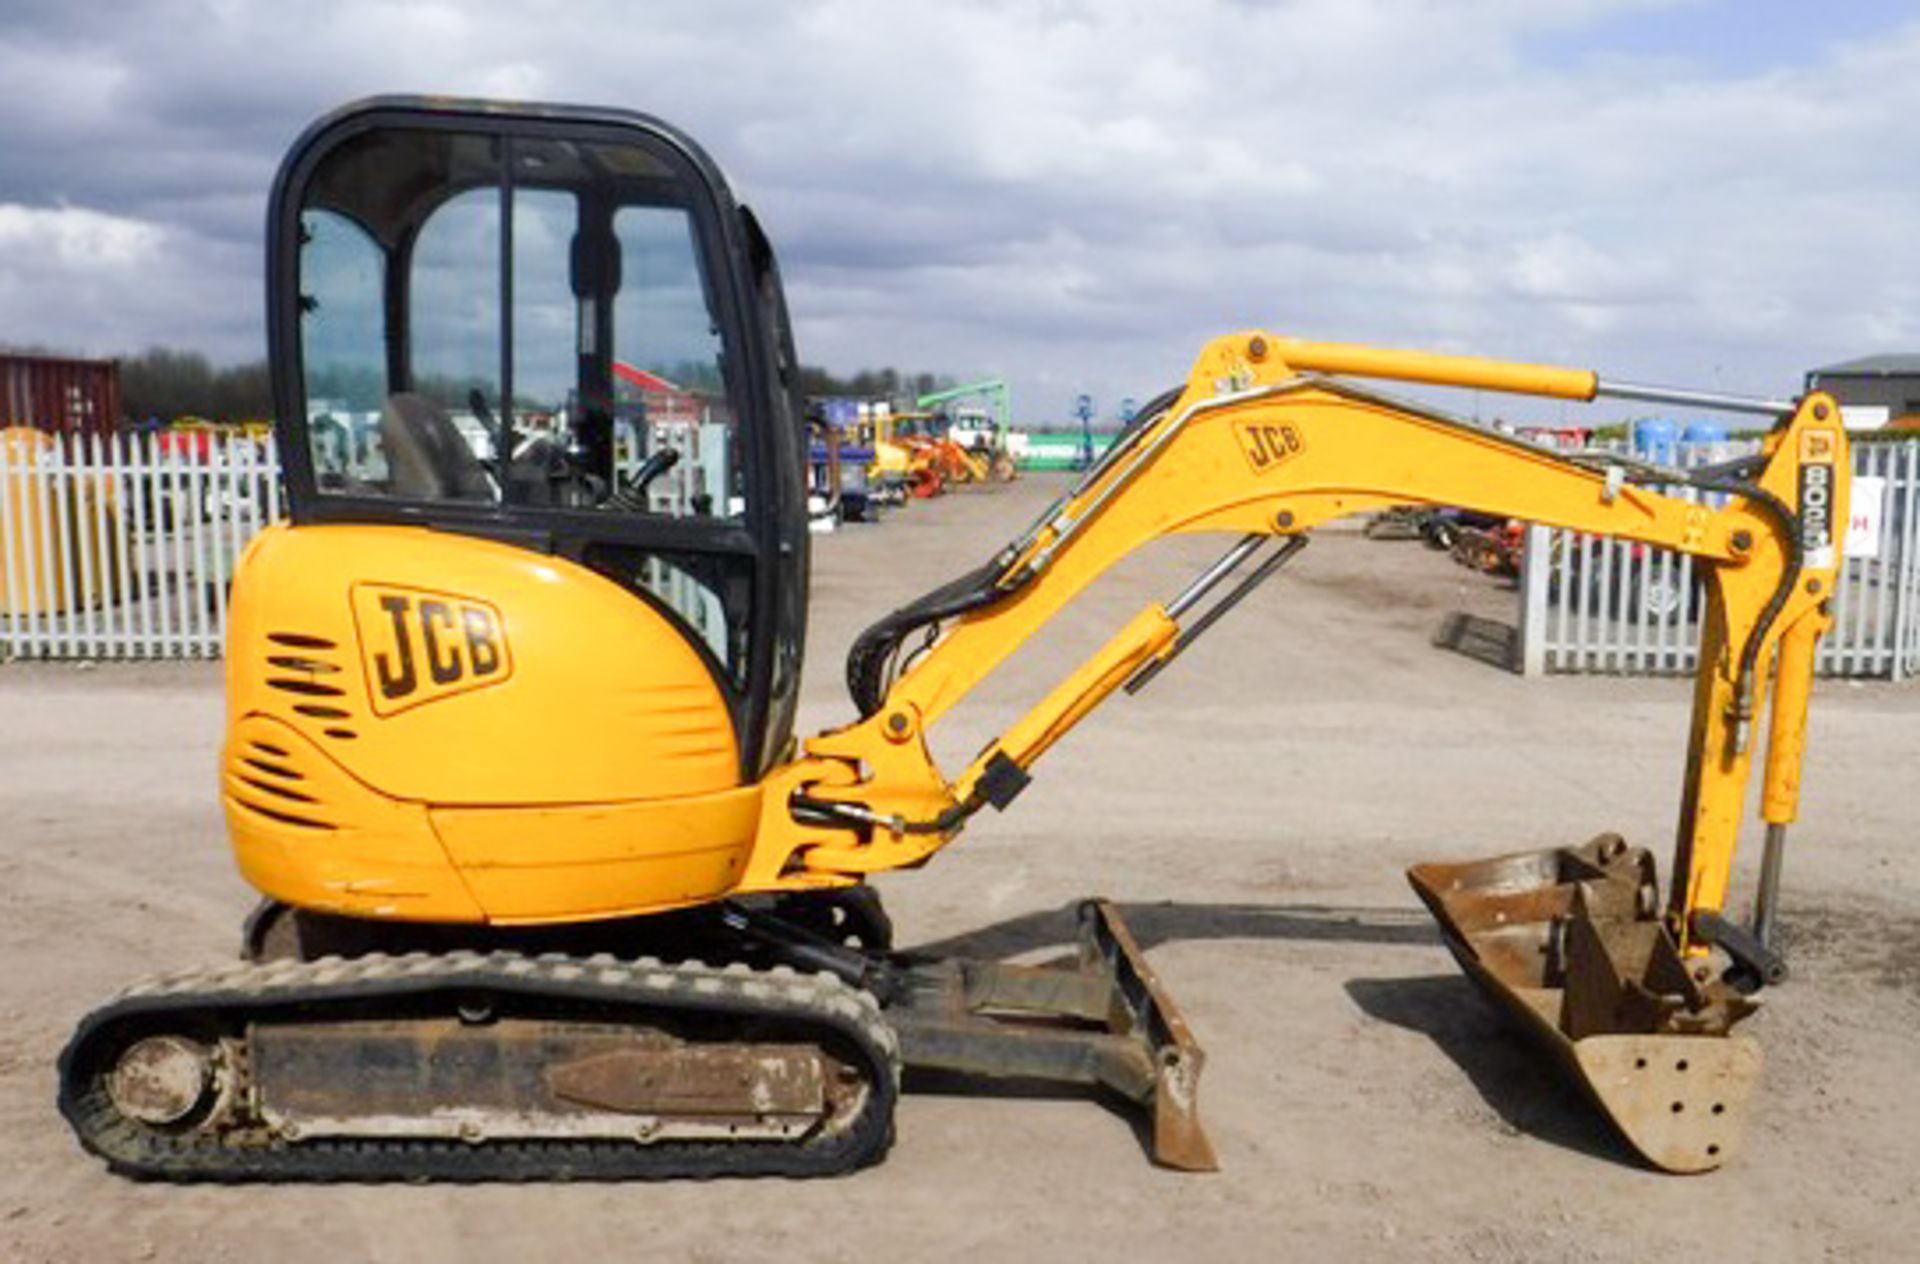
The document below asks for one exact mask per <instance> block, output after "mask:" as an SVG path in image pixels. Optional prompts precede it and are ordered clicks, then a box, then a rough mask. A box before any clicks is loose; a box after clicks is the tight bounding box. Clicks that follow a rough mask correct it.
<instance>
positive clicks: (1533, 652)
mask: <svg viewBox="0 0 1920 1264" xmlns="http://www.w3.org/2000/svg"><path fill="white" fill-rule="evenodd" d="M1551 540H1552V535H1551V533H1550V532H1549V531H1548V530H1547V528H1545V527H1543V526H1541V525H1540V524H1539V523H1537V522H1529V523H1528V524H1527V534H1526V542H1525V544H1523V545H1522V547H1521V549H1520V674H1521V675H1522V676H1542V675H1545V674H1546V670H1547V581H1548V578H1549V576H1550V574H1551V572H1552V570H1553V558H1552V557H1551V556H1550V552H1551V548H1552V545H1551Z"/></svg>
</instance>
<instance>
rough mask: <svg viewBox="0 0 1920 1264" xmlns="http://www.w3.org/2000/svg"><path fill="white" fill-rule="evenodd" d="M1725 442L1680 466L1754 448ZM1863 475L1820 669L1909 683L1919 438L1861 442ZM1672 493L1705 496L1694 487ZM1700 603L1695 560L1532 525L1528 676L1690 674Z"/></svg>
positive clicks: (1919, 658) (1918, 572) (1917, 610)
mask: <svg viewBox="0 0 1920 1264" xmlns="http://www.w3.org/2000/svg"><path fill="white" fill-rule="evenodd" d="M1715 446H1716V448H1717V449H1718V450H1717V451H1714V452H1712V453H1705V452H1689V451H1687V450H1686V449H1682V450H1681V452H1680V454H1679V456H1680V460H1679V461H1678V464H1680V465H1682V466H1689V465H1698V464H1705V463H1707V461H1708V460H1709V459H1711V460H1716V461H1717V460H1722V459H1725V458H1727V457H1730V456H1738V455H1741V454H1743V453H1745V452H1750V451H1754V450H1755V445H1753V444H1745V445H1727V444H1721V445H1715ZM1853 475H1854V484H1853V486H1854V497H1853V500H1854V503H1853V506H1852V519H1853V521H1852V523H1851V524H1847V523H1836V524H1835V530H1836V532H1838V531H1840V530H1843V529H1847V540H1846V546H1847V547H1846V551H1845V559H1844V561H1843V562H1842V565H1841V572H1840V578H1839V582H1838V583H1837V584H1835V586H1834V593H1833V598H1832V601H1833V605H1832V610H1833V614H1834V626H1833V628H1832V630H1831V631H1829V632H1828V633H1827V635H1826V636H1825V637H1823V638H1821V642H1820V650H1819V658H1818V660H1817V663H1818V668H1819V670H1820V672H1821V673H1822V674H1823V675H1828V676H1847V677H1856V678H1859V677H1866V678H1880V679H1888V680H1903V679H1906V678H1908V677H1910V676H1913V675H1915V674H1917V673H1920V441H1913V442H1905V441H1902V442H1875V443H1856V444H1854V445H1853ZM1672 491H1673V494H1675V495H1680V496H1684V497H1687V498H1689V499H1703V498H1702V497H1700V496H1699V495H1698V494H1697V493H1694V492H1692V491H1690V490H1689V489H1686V488H1676V489H1672ZM1704 499H1710V500H1715V501H1718V500H1723V499H1724V497H1720V496H1709V497H1705V498H1704ZM1848 528H1850V529H1848ZM1701 605H1702V601H1701V598H1700V595H1699V591H1698V589H1697V588H1696V586H1695V583H1694V567H1693V560H1692V559H1691V558H1689V557H1684V556H1681V555H1678V554H1675V553H1672V552H1669V551H1667V550H1664V549H1652V548H1648V547H1646V546H1644V545H1639V544H1632V543H1627V542H1625V541H1620V540H1612V539H1607V538H1605V537H1600V536H1590V535H1584V534H1582V533H1580V532H1577V531H1561V530H1557V529H1550V528H1547V527H1541V526H1533V527H1529V528H1528V530H1527V547H1526V561H1525V565H1524V567H1523V571H1522V576H1521V584H1520V645H1521V660H1522V667H1523V670H1524V671H1525V672H1526V673H1527V674H1528V675H1534V674H1537V673H1540V672H1616V673H1623V674H1632V675H1670V674H1678V673H1691V672H1692V671H1693V667H1694V659H1695V645H1696V643H1697V642H1698V640H1699V615H1700V608H1701Z"/></svg>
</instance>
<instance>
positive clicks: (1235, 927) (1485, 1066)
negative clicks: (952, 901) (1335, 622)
mask: <svg viewBox="0 0 1920 1264" xmlns="http://www.w3.org/2000/svg"><path fill="white" fill-rule="evenodd" d="M1077 907H1078V902H1077V901H1076V902H1074V903H1069V904H1066V905H1063V906H1061V907H1059V908H1055V909H1046V910H1042V911H1039V912H1034V913H1027V914H1023V915H1021V916H1019V917H1014V918H1009V919H1008V920H1006V921H1003V922H998V923H995V924H993V925H991V926H985V927H981V928H980V929H978V930H973V931H968V932H966V933H965V934H961V935H955V936H951V937H948V938H946V939H940V940H934V941H930V942H927V943H923V944H916V945H914V946H913V947H912V948H910V949H908V950H907V955H909V956H915V955H919V954H922V953H926V954H930V955H937V956H963V957H976V958H987V959H991V960H1004V959H1007V958H1011V957H1020V956H1027V955H1030V954H1035V953H1040V952H1043V951H1045V950H1046V949H1049V948H1060V947H1062V946H1063V945H1067V944H1071V943H1072V942H1073V940H1074V936H1075V928H1076V920H1075V910H1076V908H1077ZM1120 913H1121V916H1122V917H1123V918H1125V920H1126V923H1127V925H1128V927H1129V928H1130V929H1131V930H1132V931H1133V934H1134V937H1135V939H1136V940H1137V941H1138V943H1139V945H1140V947H1141V948H1142V949H1152V948H1155V947H1159V946H1161V945H1163V944H1167V943H1173V942H1178V941H1183V940H1211V939H1270V940H1294V941H1307V942H1313V941H1317V942H1336V943H1365V944H1387V945H1401V946H1406V947H1429V946H1431V947H1436V948H1437V947H1439V946H1440V944H1441V938H1440V933H1439V930H1438V929H1437V928H1436V927H1435V926H1434V924H1433V923H1432V921H1431V920H1430V919H1429V918H1428V916H1427V914H1426V913H1425V912H1424V911H1422V910H1417V909H1385V908H1360V907H1342V906H1336V905H1321V904H1186V903H1175V902H1155V903H1150V904H1123V905H1121V906H1120ZM1060 960H1061V961H1065V960H1066V958H1065V957H1064V956H1063V957H1061V958H1060ZM1344 986H1345V988H1346V992H1347V995H1348V996H1349V997H1351V998H1352V1000H1353V1002H1354V1004H1355V1005H1356V1006H1358V1007H1359V1008H1360V1010H1361V1012H1363V1013H1365V1014H1366V1015H1367V1016H1368V1017H1369V1018H1373V1019H1375V1020H1378V1021H1380V1022H1384V1023H1390V1024H1392V1025H1393V1026H1395V1027H1401V1028H1405V1029H1406V1030H1408V1031H1414V1032H1418V1033H1420V1034H1421V1035H1423V1036H1425V1037H1427V1039H1429V1040H1431V1041H1432V1042H1433V1043H1434V1045H1435V1046H1437V1047H1438V1048H1439V1050H1440V1052H1441V1053H1443V1054H1445V1055H1446V1057H1447V1058H1448V1059H1449V1060H1450V1061H1451V1062H1453V1063H1454V1065H1455V1066H1457V1067H1459V1068H1460V1070H1461V1072H1462V1073H1463V1074H1464V1075H1465V1076H1466V1078H1467V1082H1468V1083H1470V1084H1471V1085H1472V1086H1473V1088H1474V1090H1475V1091H1476V1092H1477V1093H1479V1094H1480V1097H1481V1099H1482V1100H1483V1101H1485V1102H1486V1104H1487V1106H1488V1108H1489V1109H1491V1110H1492V1111H1493V1112H1494V1114H1496V1115H1497V1116H1498V1117H1499V1118H1500V1120H1501V1122H1502V1123H1503V1124H1504V1125H1505V1126H1506V1127H1508V1128H1509V1129H1511V1130H1512V1131H1514V1132H1516V1133H1521V1134H1525V1135H1527V1136H1531V1137H1536V1138H1538V1139H1540V1140H1542V1141H1545V1142H1548V1143H1550V1144H1552V1145H1557V1146H1560V1147H1563V1148H1565V1149H1569V1150H1573V1151H1576V1152H1578V1153H1581V1154H1586V1155H1589V1156H1591V1157H1594V1158H1598V1159H1602V1160H1606V1161H1609V1162H1615V1163H1620V1164H1624V1165H1625V1166H1628V1167H1638V1166H1642V1164H1640V1162H1639V1161H1638V1159H1637V1158H1636V1157H1635V1156H1634V1154H1633V1152H1632V1151H1631V1150H1630V1149H1629V1148H1628V1146H1627V1145H1626V1144H1625V1143H1624V1142H1623V1141H1621V1140H1620V1139H1619V1138H1618V1137H1617V1136H1615V1135H1614V1134H1613V1132H1612V1130H1611V1129H1610V1128H1608V1127H1607V1125H1606V1123H1605V1121H1604V1120H1602V1119H1601V1118H1600V1116H1599V1114H1598V1112H1597V1111H1596V1110H1595V1108H1594V1107H1593V1106H1592V1105H1591V1104H1590V1103H1589V1102H1588V1101H1587V1100H1586V1099H1585V1098H1584V1097H1582V1096H1581V1094H1580V1091H1579V1089H1578V1088H1577V1087H1576V1086H1575V1085H1574V1084H1573V1083H1572V1082H1571V1081H1570V1080H1569V1078H1568V1077H1567V1076H1566V1075H1565V1074H1564V1073H1562V1072H1561V1071H1560V1069H1559V1067H1558V1066H1557V1065H1556V1064H1555V1063H1554V1061H1553V1059H1552V1057H1551V1056H1550V1055H1548V1054H1546V1053H1545V1052H1544V1051H1543V1050H1541V1049H1540V1048H1538V1047H1537V1046H1536V1045H1534V1044H1533V1043H1532V1042H1531V1041H1530V1040H1528V1039H1527V1037H1526V1036H1525V1035H1524V1034H1523V1033H1521V1032H1519V1031H1516V1030H1515V1029H1514V1028H1513V1026H1512V1025H1511V1024H1510V1023H1509V1021H1508V1020H1507V1018H1506V1016H1505V1015H1503V1014H1501V1013H1500V1011H1499V1010H1498V1009H1497V1008H1496V1007H1495V1006H1493V1005H1492V1004H1491V1003H1489V1002H1488V1001H1487V1000H1486V998H1484V997H1482V996H1481V995H1480V993H1479V992H1478V991H1477V990H1476V989H1475V988H1474V986H1473V985H1472V984H1471V983H1470V982H1468V981H1467V979H1465V978H1464V977H1462V976H1460V975H1453V974H1444V975H1423V976H1417V977H1411V978H1378V979H1350V980H1348V981H1347V982H1346V984H1345V985H1344ZM1176 999H1177V998H1176ZM908 1087H909V1089H910V1090H911V1091H913V1092H917V1093H932V1094H942V1095H954V1096H983V1097H1019V1098H1041V1099H1061V1098H1072V1099H1079V1100H1090V1101H1094V1102H1097V1103H1099V1104H1100V1105H1102V1106H1103V1107H1105V1108H1106V1109H1107V1110H1109V1111H1110V1112H1112V1113H1113V1114H1114V1115H1116V1116H1118V1117H1119V1118H1121V1119H1124V1120H1126V1121H1127V1123H1128V1124H1129V1125H1130V1126H1131V1127H1132V1128H1133V1129H1134V1131H1135V1132H1136V1134H1138V1135H1139V1136H1140V1137H1141V1140H1142V1144H1143V1145H1145V1144H1146V1139H1147V1136H1148V1134H1149V1133H1150V1131H1151V1129H1150V1126H1149V1124H1148V1122H1147V1119H1146V1116H1145V1115H1144V1113H1143V1112H1141V1111H1140V1110H1139V1108H1138V1107H1136V1106H1134V1105H1133V1104H1131V1103H1129V1102H1126V1101H1123V1100H1121V1099H1119V1098H1117V1097H1115V1096H1114V1095H1112V1094H1109V1093H1105V1092H1102V1091H1099V1090H1091V1089H1081V1088H1077V1087H1074V1086H1071V1085H1062V1084H1056V1083H1048V1082H1040V1081H1033V1082H1029V1081H990V1080H984V1079H977V1078H974V1077H970V1076H964V1075H956V1074H950V1073H945V1072H916V1073H913V1074H911V1075H910V1076H909V1078H908Z"/></svg>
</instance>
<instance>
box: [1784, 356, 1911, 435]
mask: <svg viewBox="0 0 1920 1264" xmlns="http://www.w3.org/2000/svg"><path fill="white" fill-rule="evenodd" d="M1807 389H1808V390H1810V391H1811V390H1822V391H1826V392H1828V393H1829V394H1831V395H1832V396H1833V397H1834V398H1835V399H1837V400H1839V401H1840V411H1841V412H1842V413H1843V414H1845V416H1846V419H1847V425H1848V426H1850V427H1852V428H1854V429H1857V430H1875V429H1878V428H1879V427H1881V426H1884V425H1886V424H1887V423H1888V422H1889V421H1893V420H1895V419H1897V418H1900V417H1920V355H1872V356H1862V357H1861V358H1860V359H1858V360H1844V361H1842V362H1841V363H1839V364H1829V365H1828V366H1827V367H1826V368H1824V369H1814V370H1813V371H1812V372H1810V373H1808V374H1807Z"/></svg>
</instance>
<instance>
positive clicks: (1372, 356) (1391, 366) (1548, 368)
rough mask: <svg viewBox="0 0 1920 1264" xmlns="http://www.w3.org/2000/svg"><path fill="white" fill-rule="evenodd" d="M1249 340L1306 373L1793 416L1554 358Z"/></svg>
mask: <svg viewBox="0 0 1920 1264" xmlns="http://www.w3.org/2000/svg"><path fill="white" fill-rule="evenodd" d="M1254 341H1255V342H1256V343H1258V344H1259V345H1258V346H1257V347H1252V346H1250V347H1249V351H1250V353H1252V354H1253V358H1255V359H1262V358H1264V357H1265V355H1266V353H1267V351H1268V350H1269V349H1271V350H1272V351H1273V352H1274V353H1275V354H1277V355H1278V356H1279V357H1280V359H1281V360H1283V361H1285V362H1286V364H1287V365H1288V367H1290V368H1292V369H1294V370H1296V371H1299V372H1306V373H1344V374H1348V375H1350V376H1353V377H1376V378H1388V379H1392V380H1395V381H1401V382H1424V383H1426V384H1428V385H1431V386H1460V387H1469V388H1472V389H1474V390H1484V391H1509V392H1512V393H1514V394H1518V395H1546V396H1551V397H1553V398H1556V399H1577V400H1582V401H1591V400H1593V399H1596V398H1599V397H1602V396H1605V397H1606V398H1609V399H1636V400H1643V401H1646V402H1648V403H1655V404H1680V405H1683V406H1685V407H1689V408H1712V409H1716V410H1719V411H1721V412H1735V413H1758V414H1760V415H1762V416H1766V417H1779V416H1785V415H1790V414H1791V413H1792V412H1793V409H1794V403H1793V401H1792V400H1784V399H1763V398H1760V397H1758V396H1753V395H1729V394H1727V393H1725V392H1723V391H1697V390H1689V389H1685V388H1681V387H1673V386H1647V385H1644V384H1642V383H1638V382H1609V381H1607V380H1605V379H1604V378H1601V377H1600V376H1599V375H1598V374H1596V373H1594V372H1592V371H1591V370H1589V369H1566V368H1560V367H1558V366H1556V365H1551V364H1525V363H1519V362H1515V361H1509V360H1489V359H1485V358H1483V357H1481V356H1458V355H1439V354H1436V353H1433V352H1429V351H1396V350H1390V349H1387V348H1383V347H1368V346H1361V345H1357V344H1354V343H1346V342H1311V341H1308V340H1306V339H1302V338H1275V339H1273V340H1272V341H1271V343H1270V344H1269V343H1268V342H1267V341H1266V340H1264V339H1258V338H1256V339H1255V340H1254Z"/></svg>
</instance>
